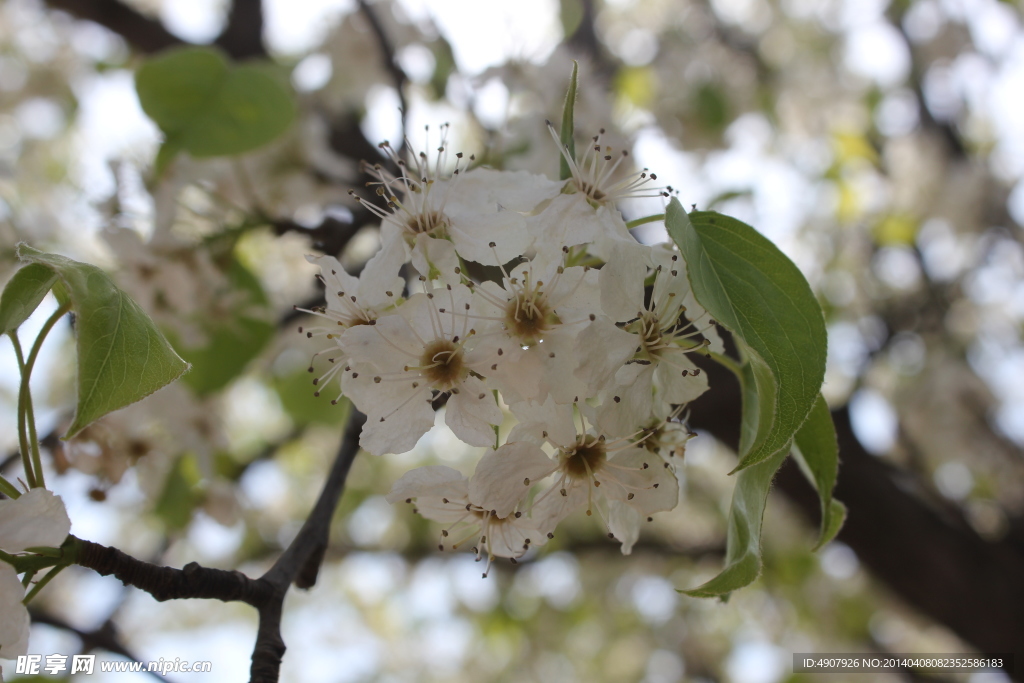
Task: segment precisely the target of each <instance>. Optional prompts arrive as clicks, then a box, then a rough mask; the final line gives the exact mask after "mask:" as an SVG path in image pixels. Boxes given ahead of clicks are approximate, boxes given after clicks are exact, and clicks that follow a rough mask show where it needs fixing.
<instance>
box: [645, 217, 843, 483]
mask: <svg viewBox="0 0 1024 683" xmlns="http://www.w3.org/2000/svg"><path fill="white" fill-rule="evenodd" d="M665 225H666V227H667V228H668V232H669V235H671V236H672V239H673V240H675V243H676V244H677V245H679V248H680V249H681V250H682V253H683V258H684V259H685V261H686V265H687V274H688V276H689V279H690V286H691V287H692V288H693V293H694V296H695V297H696V298H697V301H698V302H699V303H700V304H701V305H702V306H703V307H704V308H705V309H707V310H708V311H709V312H710V314H711V316H712V317H713V318H714V319H715V320H717V321H718V322H719V323H721V324H722V325H724V326H725V327H726V328H727V329H729V331H731V332H732V333H733V335H735V336H736V337H738V338H739V339H740V340H742V341H743V343H744V345H745V347H746V348H747V349H748V351H749V355H750V356H751V357H752V358H753V357H756V359H757V360H751V361H750V362H753V363H755V364H757V363H758V361H760V363H763V365H764V366H766V367H767V368H768V370H769V371H770V375H771V380H772V382H771V384H773V386H771V387H769V386H767V373H758V375H757V376H756V378H755V379H756V380H757V382H758V387H759V391H761V392H762V393H763V394H764V395H765V396H766V398H767V399H768V400H764V401H762V402H761V407H760V409H761V410H762V411H771V412H772V413H773V415H772V418H771V419H770V420H767V419H761V420H759V421H758V431H757V434H756V437H755V438H754V439H752V440H751V441H750V442H749V443H745V444H744V446H745V448H744V449H742V450H741V451H740V463H739V465H738V466H737V468H736V469H737V470H741V469H743V468H745V467H750V466H751V465H754V464H756V463H759V462H761V461H764V460H767V459H768V458H771V457H772V456H773V455H775V454H777V453H778V452H779V451H781V450H785V449H788V448H789V443H790V442H791V441H792V439H793V436H794V434H796V431H797V430H798V429H799V428H800V425H802V424H803V422H804V420H805V419H806V418H807V415H808V413H809V412H810V410H811V406H813V405H814V401H815V400H816V399H817V397H818V391H819V390H820V389H821V384H822V381H823V380H824V377H825V352H826V335H825V320H824V317H823V316H822V313H821V307H820V306H819V305H818V302H817V300H816V299H815V298H814V294H813V293H812V292H811V288H810V286H809V285H808V284H807V280H806V279H804V276H803V274H802V273H801V272H800V270H799V269H798V268H797V267H796V266H795V265H794V264H793V262H792V261H790V260H789V259H788V258H787V257H786V256H785V254H783V253H782V252H781V251H779V249H778V248H777V247H776V246H775V245H774V244H772V243H771V242H770V241H769V240H768V239H766V238H765V237H764V236H762V235H761V234H760V233H758V232H757V231H756V230H754V229H753V228H752V227H750V226H749V225H746V224H745V223H743V222H741V221H738V220H736V219H735V218H730V217H728V216H723V215H722V214H719V213H715V212H711V211H700V212H693V213H691V214H689V215H688V214H687V213H686V211H685V209H683V207H682V205H680V203H679V200H678V199H675V198H673V199H672V201H671V202H670V203H669V206H668V210H667V211H666V218H665ZM769 388H770V389H771V390H770V391H768V389H769Z"/></svg>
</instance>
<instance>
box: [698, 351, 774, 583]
mask: <svg viewBox="0 0 1024 683" xmlns="http://www.w3.org/2000/svg"><path fill="white" fill-rule="evenodd" d="M727 365H729V366H730V368H731V369H733V370H734V371H736V372H737V374H738V379H739V380H740V389H741V391H742V394H743V412H742V420H741V423H740V444H741V445H742V444H743V443H744V442H748V441H750V440H751V439H753V438H754V435H755V433H756V432H757V430H758V423H759V421H760V420H761V419H762V417H763V415H764V413H763V411H762V410H761V407H760V404H761V402H762V396H763V394H762V392H761V390H760V389H759V386H758V383H757V382H756V380H755V375H756V374H757V373H760V372H763V369H762V368H760V367H759V366H758V365H757V364H756V363H750V362H748V363H745V364H744V365H742V366H739V367H736V366H735V365H734V364H732V363H727ZM786 455H787V451H786V450H780V451H778V452H777V453H775V454H774V455H772V456H771V457H769V458H768V459H767V460H764V461H762V462H760V463H758V464H756V465H752V466H750V467H748V468H746V469H744V470H743V471H742V472H740V473H739V474H738V475H736V488H735V489H734V490H733V494H732V504H731V507H730V509H729V529H728V531H727V533H726V541H725V567H724V568H723V569H722V571H721V573H719V574H718V575H717V576H716V577H715V578H713V579H711V580H710V581H708V582H707V583H704V584H702V585H700V586H698V587H697V588H691V589H690V590H686V591H682V592H683V593H686V594H687V595H691V596H693V597H695V598H710V597H717V596H724V595H727V594H728V593H731V592H732V591H734V590H737V589H739V588H743V587H744V586H746V585H748V584H750V583H751V582H752V581H753V580H754V579H756V578H757V577H758V575H759V574H760V573H761V519H762V518H763V516H764V506H765V503H766V502H767V500H768V490H769V489H770V488H771V483H772V478H773V477H774V476H775V473H776V472H777V471H778V469H779V467H780V466H781V465H782V461H783V460H785V459H786Z"/></svg>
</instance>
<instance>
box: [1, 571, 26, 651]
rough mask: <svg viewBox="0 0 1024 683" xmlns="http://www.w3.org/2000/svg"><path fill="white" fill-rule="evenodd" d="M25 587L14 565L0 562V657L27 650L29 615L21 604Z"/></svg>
mask: <svg viewBox="0 0 1024 683" xmlns="http://www.w3.org/2000/svg"><path fill="white" fill-rule="evenodd" d="M24 598H25V589H24V588H23V587H22V585H21V581H19V580H18V575H17V574H15V573H14V567H12V566H11V565H9V564H7V563H5V562H0V614H2V615H3V617H2V618H0V659H15V658H17V657H19V656H21V655H24V654H27V652H28V632H29V616H28V610H27V609H25V606H24V605H22V604H21V601H22V600H23V599H24Z"/></svg>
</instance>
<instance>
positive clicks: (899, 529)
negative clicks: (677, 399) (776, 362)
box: [690, 359, 1024, 680]
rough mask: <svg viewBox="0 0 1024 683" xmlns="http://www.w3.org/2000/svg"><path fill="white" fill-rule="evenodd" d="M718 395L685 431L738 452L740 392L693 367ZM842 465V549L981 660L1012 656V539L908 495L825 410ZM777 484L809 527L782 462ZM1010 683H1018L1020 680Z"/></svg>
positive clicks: (802, 490) (801, 484)
mask: <svg viewBox="0 0 1024 683" xmlns="http://www.w3.org/2000/svg"><path fill="white" fill-rule="evenodd" d="M698 361H700V364H701V366H702V367H703V368H704V369H705V370H706V371H707V372H708V375H709V377H708V381H709V383H710V384H711V386H713V387H714V388H715V390H714V391H709V392H707V393H705V394H704V396H702V397H701V398H700V399H698V400H697V401H695V402H694V403H693V404H692V405H691V413H690V415H691V424H692V425H693V426H694V427H696V428H698V429H701V428H702V429H706V430H708V431H710V432H711V433H712V434H713V435H714V436H715V437H716V438H717V439H719V440H720V441H722V442H723V443H725V444H727V445H729V446H731V447H733V448H735V447H736V445H737V439H738V435H739V433H740V392H739V385H738V382H737V381H736V379H735V378H734V377H733V375H732V374H731V373H730V372H728V371H727V370H725V369H724V368H722V367H721V366H718V365H717V364H714V363H710V362H704V361H703V360H702V359H698ZM832 419H833V420H834V422H835V426H836V434H837V437H838V440H839V454H840V458H841V466H840V472H839V478H838V482H837V485H836V489H835V496H836V498H838V499H839V500H841V501H843V502H844V503H846V505H847V507H848V508H849V516H848V517H847V520H846V524H845V526H844V527H843V529H842V531H841V532H840V533H839V540H841V541H842V542H844V543H846V544H847V545H849V546H850V547H851V548H852V549H853V550H854V552H856V553H857V556H858V558H860V560H861V562H863V563H864V564H865V565H866V566H867V567H868V568H869V569H870V570H871V572H872V574H874V576H875V577H877V578H878V579H880V580H881V581H882V582H883V583H885V584H886V585H888V586H889V588H890V589H892V590H893V591H894V592H895V593H896V594H898V595H899V596H900V597H901V598H902V599H903V600H904V601H905V602H907V603H908V604H910V605H911V606H912V607H914V608H916V609H917V610H918V611H920V612H921V613H923V614H925V615H927V616H929V617H931V618H932V619H935V620H936V621H938V622H940V623H942V624H944V625H946V626H947V627H949V628H950V629H951V630H953V631H954V632H955V633H956V634H957V635H958V636H960V637H961V638H963V639H964V640H965V641H966V642H968V643H970V644H971V645H973V646H974V647H976V648H978V650H979V651H981V652H983V653H997V652H1013V651H1015V650H1019V649H1020V644H1021V643H1024V612H1022V611H1021V610H1020V605H1022V604H1024V584H1022V583H1021V581H1020V577H1021V576H1024V548H1022V547H1021V545H1020V544H1019V543H1016V542H1014V541H1013V540H1012V539H1003V540H1001V541H986V540H985V539H983V538H982V537H981V536H979V535H978V534H977V533H976V532H975V531H974V529H973V528H972V527H971V526H970V525H969V524H968V523H967V522H966V521H965V520H964V519H963V518H962V516H957V515H955V514H951V511H950V510H949V509H948V508H943V509H941V510H939V509H936V508H935V507H933V506H931V505H929V504H928V502H927V501H925V500H923V499H922V498H920V497H918V496H917V495H915V493H914V490H915V485H914V481H913V477H911V476H909V475H908V474H907V473H904V472H901V471H900V470H899V469H897V468H896V467H893V466H892V465H890V464H888V463H886V462H885V461H884V460H882V459H880V458H877V457H875V456H873V455H871V454H869V453H868V452H867V451H865V450H864V447H863V446H862V445H861V444H860V442H859V441H858V440H857V438H856V436H855V435H854V433H853V427H852V425H851V423H850V415H849V411H848V410H847V408H846V407H843V408H838V409H836V410H833V411H832ZM775 484H776V486H778V488H779V489H781V490H782V492H783V493H785V494H786V495H787V497H789V498H790V499H791V500H792V501H793V502H794V503H796V505H797V507H798V508H799V509H800V510H801V511H802V512H803V513H804V515H805V516H806V517H807V518H808V520H809V521H811V522H812V523H817V521H818V519H819V505H820V504H819V502H818V497H817V494H816V493H815V492H814V491H813V490H812V488H811V487H810V485H809V484H808V483H807V482H806V481H805V480H804V477H803V476H802V475H801V474H800V473H799V471H798V468H797V467H795V466H794V465H793V464H792V463H789V462H787V464H786V465H784V466H783V467H782V469H781V470H780V471H779V474H778V475H777V476H776V479H775ZM1011 676H1013V677H1015V678H1016V679H1017V680H1022V674H1021V673H1014V674H1011Z"/></svg>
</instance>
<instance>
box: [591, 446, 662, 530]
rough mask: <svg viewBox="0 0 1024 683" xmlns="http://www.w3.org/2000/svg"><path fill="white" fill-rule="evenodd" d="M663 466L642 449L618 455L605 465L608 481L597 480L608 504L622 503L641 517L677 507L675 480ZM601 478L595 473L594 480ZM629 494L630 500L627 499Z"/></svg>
mask: <svg viewBox="0 0 1024 683" xmlns="http://www.w3.org/2000/svg"><path fill="white" fill-rule="evenodd" d="M645 464H646V465H647V467H646V468H645V467H644V465H645ZM666 464H667V463H666V462H665V461H664V460H662V459H661V457H660V456H658V455H655V454H653V453H650V452H648V451H646V450H644V449H642V448H630V449H628V450H625V451H620V452H618V453H616V454H615V455H614V456H613V457H612V458H610V459H609V461H608V463H607V464H606V465H605V468H604V469H605V470H606V471H607V473H608V474H607V475H605V476H606V477H607V478H608V480H607V481H606V480H605V479H604V478H602V479H601V490H602V492H603V493H604V495H606V496H607V497H608V498H609V499H610V500H618V501H621V502H623V503H626V504H628V505H630V506H631V507H632V508H633V509H635V510H636V511H637V512H639V513H640V514H641V515H644V516H647V515H650V514H653V513H655V512H662V511H664V510H671V509H673V508H675V506H676V505H677V504H678V503H679V480H678V479H676V473H675V471H674V470H673V469H672V468H671V467H666ZM609 465H615V467H609ZM602 474H603V472H599V473H598V477H599V478H600V477H601V475H602ZM612 478H614V480H615V481H611V479H612ZM606 484H607V486H606ZM631 493H632V494H633V498H629V494H631Z"/></svg>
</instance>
